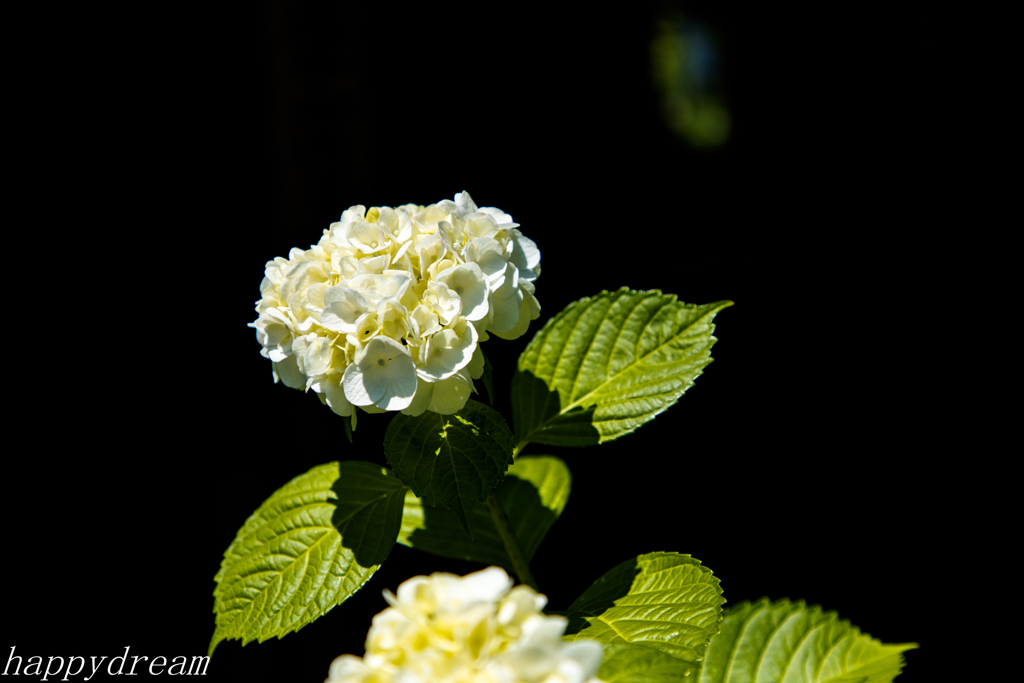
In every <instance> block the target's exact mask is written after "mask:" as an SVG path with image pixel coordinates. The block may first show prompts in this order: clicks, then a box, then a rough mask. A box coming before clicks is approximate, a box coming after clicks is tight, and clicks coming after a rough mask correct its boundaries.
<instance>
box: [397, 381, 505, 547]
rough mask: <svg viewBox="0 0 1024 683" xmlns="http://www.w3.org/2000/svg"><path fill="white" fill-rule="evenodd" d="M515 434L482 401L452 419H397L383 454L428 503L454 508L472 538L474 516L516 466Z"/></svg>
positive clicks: (434, 416)
mask: <svg viewBox="0 0 1024 683" xmlns="http://www.w3.org/2000/svg"><path fill="white" fill-rule="evenodd" d="M512 445H513V444H512V432H511V431H509V428H508V425H506V424H505V420H504V418H502V417H501V414H500V413H498V412H497V411H496V410H494V409H493V408H491V407H489V406H486V405H484V404H483V403H480V402H478V401H473V400H470V401H467V402H466V406H465V407H464V408H463V409H462V410H460V411H459V412H457V413H455V414H454V415H438V414H437V413H432V412H425V413H423V414H422V415H419V416H417V417H410V416H408V415H403V414H401V413H399V414H398V415H395V416H394V417H393V418H392V419H391V422H390V424H388V429H387V432H386V433H385V435H384V454H385V455H386V456H387V460H388V463H389V464H390V465H391V467H392V469H393V470H394V471H395V474H397V475H398V478H399V479H401V480H402V481H403V482H405V483H406V484H407V485H408V486H409V488H411V489H412V490H413V493H415V494H416V495H417V496H419V497H420V498H422V499H423V501H424V502H425V503H426V504H427V505H431V506H434V507H443V508H445V509H448V510H451V511H452V512H454V513H455V515H456V516H457V517H458V519H459V521H460V522H461V523H462V525H463V528H465V530H466V533H468V534H469V535H470V537H471V538H472V536H473V529H472V527H470V520H469V518H470V515H471V514H472V510H473V503H474V502H483V501H484V500H485V499H486V498H487V494H488V493H490V491H491V489H492V488H493V487H494V486H495V485H496V484H497V483H498V482H500V481H501V479H502V477H504V476H505V470H506V469H507V468H508V466H509V465H511V464H512Z"/></svg>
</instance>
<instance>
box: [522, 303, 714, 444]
mask: <svg viewBox="0 0 1024 683" xmlns="http://www.w3.org/2000/svg"><path fill="white" fill-rule="evenodd" d="M731 305H732V302H731V301H719V302H716V303H713V304H707V305H703V306H697V305H693V304H684V303H682V302H679V301H676V297H675V295H666V294H662V293H661V292H660V291H658V290H651V291H648V292H637V291H632V290H630V289H627V288H625V287H623V288H622V289H620V290H618V291H617V292H601V293H600V294H598V295H597V296H595V297H593V298H584V299H580V300H579V301H575V302H573V303H571V304H569V306H567V307H566V308H565V310H563V311H562V312H561V313H559V314H558V315H556V316H555V317H554V318H552V319H551V320H549V321H548V322H547V324H546V325H544V327H543V328H542V329H541V330H540V331H539V332H537V334H536V335H534V337H533V340H532V341H531V342H530V344H529V345H528V346H527V347H526V350H525V351H523V353H522V355H521V356H520V357H519V365H518V368H517V371H516V373H515V375H514V376H513V378H512V415H513V425H514V427H515V433H516V439H517V440H518V442H519V443H520V444H523V443H525V442H530V441H533V442H537V443H545V444H550V445H553V446H587V445H590V444H595V443H604V442H605V441H611V440H613V439H617V438H619V437H620V436H622V435H623V434H628V433H630V432H632V431H633V430H635V429H636V428H637V427H639V426H640V425H642V424H643V423H644V422H647V421H648V420H651V419H653V418H654V417H655V416H656V415H658V414H659V413H661V412H662V411H664V410H665V409H667V408H668V407H669V406H671V405H672V404H673V403H675V402H676V401H677V400H679V397H680V396H682V394H683V392H684V391H686V390H687V389H689V388H690V386H692V385H693V381H694V380H695V379H696V378H697V376H698V375H699V374H700V373H701V372H702V371H703V369H704V368H705V367H706V366H707V365H708V364H709V363H710V362H711V346H712V345H713V344H714V343H715V341H716V339H715V338H714V337H713V336H711V333H712V332H713V331H714V329H715V326H714V325H713V324H712V322H711V321H712V319H713V318H714V317H715V314H716V313H718V311H720V310H722V309H723V308H726V307H728V306H731Z"/></svg>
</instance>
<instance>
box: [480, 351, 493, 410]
mask: <svg viewBox="0 0 1024 683" xmlns="http://www.w3.org/2000/svg"><path fill="white" fill-rule="evenodd" d="M480 355H481V356H483V357H484V374H483V376H482V377H481V379H483V382H484V386H485V387H487V402H488V403H490V404H491V405H492V406H493V405H494V380H493V379H491V376H492V375H493V374H494V366H492V365H491V359H490V358H488V357H487V356H486V355H484V353H483V351H481V352H480Z"/></svg>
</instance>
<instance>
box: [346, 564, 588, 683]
mask: <svg viewBox="0 0 1024 683" xmlns="http://www.w3.org/2000/svg"><path fill="white" fill-rule="evenodd" d="M384 596H385V598H386V599H387V601H388V602H389V603H390V604H391V607H389V608H388V609H386V610H384V611H383V612H381V613H380V614H378V615H377V616H376V617H374V618H373V625H372V626H371V628H370V633H369V634H368V635H367V638H366V656H365V657H363V658H360V657H355V656H353V655H342V656H341V657H338V658H337V659H335V660H334V662H333V663H332V664H331V668H330V677H329V678H328V679H327V681H326V683H441V682H444V683H601V681H599V680H598V679H597V678H595V676H596V672H597V669H598V667H599V666H600V664H601V658H602V655H603V648H602V647H601V645H600V643H597V642H596V641H592V640H579V641H575V642H572V643H566V642H564V641H562V634H563V633H564V632H565V628H566V625H567V624H568V621H567V620H566V618H565V617H560V616H546V615H544V614H543V613H542V612H541V611H540V610H541V609H542V608H543V607H544V605H545V604H546V602H547V598H545V597H544V596H543V595H540V594H538V593H536V592H535V591H534V590H533V589H532V588H529V587H528V586H516V587H515V588H512V580H511V579H510V578H509V576H508V574H506V573H505V571H504V570H502V569H500V568H498V567H490V568H488V569H485V570H483V571H479V572H476V573H473V574H469V575H467V576H465V577H459V576H455V575H453V574H444V573H437V574H431V575H430V576H429V577H428V576H417V577H415V578H412V579H409V580H408V581H406V582H405V583H403V584H402V585H401V586H399V587H398V594H397V595H392V594H391V593H389V592H387V591H385V593H384Z"/></svg>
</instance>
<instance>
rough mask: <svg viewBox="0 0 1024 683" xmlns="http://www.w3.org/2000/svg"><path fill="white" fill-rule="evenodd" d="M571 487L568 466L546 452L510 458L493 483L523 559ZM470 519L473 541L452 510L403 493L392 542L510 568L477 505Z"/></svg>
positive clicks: (488, 520)
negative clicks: (398, 528) (499, 479)
mask: <svg viewBox="0 0 1024 683" xmlns="http://www.w3.org/2000/svg"><path fill="white" fill-rule="evenodd" d="M571 488H572V475H570V474H569V468H568V467H566V466H565V463H564V462H562V461H561V460H559V459H558V458H555V457H552V456H549V455H540V456H530V457H526V456H520V457H518V458H516V461H515V464H513V465H512V466H511V467H509V468H508V473H506V475H505V479H504V480H503V481H502V482H501V483H500V484H498V487H497V490H498V500H499V501H500V502H501V507H502V508H503V509H504V510H505V514H506V515H507V516H508V519H509V522H510V523H511V525H512V531H513V533H514V534H515V535H516V540H518V541H519V547H520V548H522V550H523V554H524V555H525V556H526V559H527V560H528V561H529V560H530V559H531V558H532V557H533V554H534V553H535V552H536V551H537V548H538V546H540V542H541V540H543V538H544V536H545V534H547V532H548V529H550V528H551V525H552V524H553V523H554V521H555V520H556V519H558V517H559V515H561V514H562V510H564V509H565V504H566V502H567V501H568V500H569V490H570V489H571ZM470 522H471V524H472V527H473V529H474V530H475V538H474V539H473V540H471V539H470V538H469V536H468V535H467V534H466V532H465V530H464V528H463V526H462V523H461V522H460V521H459V518H458V517H457V516H456V515H455V513H454V512H451V511H449V510H444V509H441V508H435V507H430V506H428V505H426V506H425V505H423V502H422V501H421V500H420V499H419V498H417V497H416V495H415V494H414V493H413V492H412V491H409V492H408V493H406V495H405V510H404V511H403V513H402V529H401V531H399V533H398V542H399V543H401V544H402V545H407V546H409V547H411V548H416V549H418V550H424V551H426V552H428V553H434V554H435V555H441V556H443V557H454V558H457V559H460V560H470V561H472V562H481V563H483V564H488V565H491V564H496V565H500V566H502V567H505V568H506V569H509V570H511V571H514V567H512V561H511V560H510V559H509V558H508V555H506V554H505V547H504V546H503V545H502V543H501V537H499V536H498V532H497V530H496V529H495V528H494V522H493V521H491V516H490V515H489V514H488V512H487V508H486V507H485V506H484V505H483V503H474V504H473V509H472V513H471V519H470Z"/></svg>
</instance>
